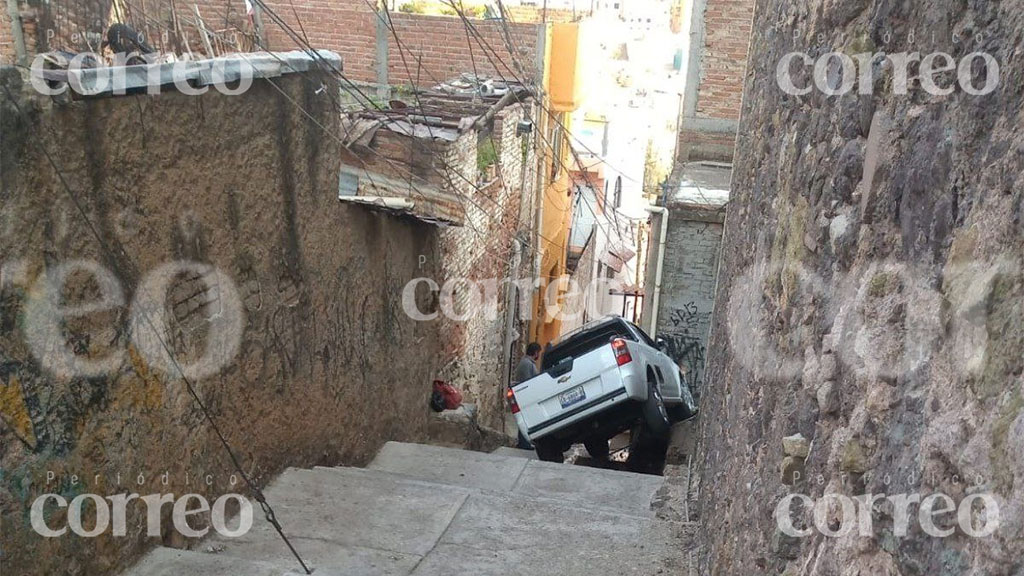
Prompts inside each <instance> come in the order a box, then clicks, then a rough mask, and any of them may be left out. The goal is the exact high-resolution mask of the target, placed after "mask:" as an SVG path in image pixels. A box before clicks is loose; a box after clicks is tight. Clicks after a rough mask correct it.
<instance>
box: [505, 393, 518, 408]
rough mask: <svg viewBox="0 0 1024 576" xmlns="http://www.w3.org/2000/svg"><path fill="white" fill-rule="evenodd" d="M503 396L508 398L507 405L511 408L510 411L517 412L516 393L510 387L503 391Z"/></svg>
mask: <svg viewBox="0 0 1024 576" xmlns="http://www.w3.org/2000/svg"><path fill="white" fill-rule="evenodd" d="M505 398H506V399H508V405H509V407H510V408H511V409H512V413H513V414H519V403H518V402H516V395H515V393H514V392H512V389H511V388H509V389H508V391H506V392H505Z"/></svg>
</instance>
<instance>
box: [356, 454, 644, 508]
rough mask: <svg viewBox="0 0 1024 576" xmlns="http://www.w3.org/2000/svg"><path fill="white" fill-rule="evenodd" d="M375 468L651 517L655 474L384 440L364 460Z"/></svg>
mask: <svg viewBox="0 0 1024 576" xmlns="http://www.w3.org/2000/svg"><path fill="white" fill-rule="evenodd" d="M369 468H370V469H372V470H380V471H387V472H392V473H394V474H400V475H402V476H405V477H409V478H416V479H420V480H424V481H428V482H436V483H439V484H447V485H450V486H459V487H463V488H471V489H477V490H488V491H499V492H512V493H513V494H518V495H520V496H524V497H530V498H545V499H551V500H555V501H557V502H559V503H562V504H567V505H573V506H579V507H582V508H585V509H588V510H595V511H603V512H613V513H618V514H630V515H636V516H643V517H652V516H653V511H652V510H651V501H652V499H653V498H654V495H655V493H656V492H657V491H658V490H659V489H660V488H661V487H662V485H663V484H664V479H663V478H661V477H660V476H650V475H646V474H634V473H631V472H619V471H616V470H603V469H598V468H586V467H582V466H572V465H568V464H555V463H552V462H540V461H537V460H528V459H526V458H520V457H518V456H508V455H504V454H484V453H480V452H470V451H466V450H458V449H453V448H441V447H437V446H422V445H418V444H405V443H401V442H388V443H387V444H385V445H384V447H383V448H382V449H381V451H380V452H379V453H378V454H377V457H376V458H375V459H374V460H373V462H371V463H370V466H369Z"/></svg>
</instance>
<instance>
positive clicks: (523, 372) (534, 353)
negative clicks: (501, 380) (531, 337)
mask: <svg viewBox="0 0 1024 576" xmlns="http://www.w3.org/2000/svg"><path fill="white" fill-rule="evenodd" d="M539 359H540V344H537V343H536V342H530V343H529V344H528V345H527V346H526V356H523V359H522V360H520V361H519V364H518V365H517V366H516V373H515V378H513V380H514V381H513V382H512V385H513V386H515V385H516V384H519V383H520V382H526V381H527V380H529V379H530V378H533V377H534V376H536V375H537V374H538V371H537V360H539ZM517 447H518V448H521V449H523V450H533V446H532V445H530V443H529V442H528V441H527V440H526V437H525V436H523V433H522V432H520V433H519V443H518V445H517Z"/></svg>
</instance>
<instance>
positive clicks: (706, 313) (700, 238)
mask: <svg viewBox="0 0 1024 576" xmlns="http://www.w3.org/2000/svg"><path fill="white" fill-rule="evenodd" d="M655 225H658V222H657V220H656V221H655ZM659 233H660V229H659V230H655V231H654V234H653V235H652V243H651V248H652V254H653V255H656V254H657V242H660V238H658V237H657V234H659ZM721 241H722V219H721V217H717V218H716V217H713V216H711V217H708V216H701V215H698V214H694V213H692V212H691V211H688V210H685V209H679V208H676V209H672V208H670V215H669V220H668V235H667V240H666V244H665V261H664V268H663V272H662V284H661V296H660V301H659V304H658V328H657V335H658V336H660V337H662V338H664V339H665V340H666V341H667V342H668V344H669V347H670V350H669V355H670V356H672V358H673V359H674V360H675V361H676V363H677V364H679V366H680V368H681V369H682V370H683V371H684V373H685V374H686V375H687V376H688V377H690V378H691V382H693V383H694V384H695V385H696V386H697V388H698V389H700V388H701V387H702V386H701V385H702V383H703V379H704V362H705V359H706V357H707V344H708V334H709V331H710V329H711V312H712V310H713V308H714V299H715V283H716V279H717V275H718V254H719V248H720V247H721ZM647 285H648V286H649V288H648V294H649V296H648V298H650V292H651V289H652V288H651V287H653V286H654V283H653V281H649V282H648V284H647Z"/></svg>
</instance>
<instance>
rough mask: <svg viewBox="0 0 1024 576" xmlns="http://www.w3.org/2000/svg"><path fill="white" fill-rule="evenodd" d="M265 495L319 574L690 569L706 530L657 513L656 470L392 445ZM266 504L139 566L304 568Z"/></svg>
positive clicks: (248, 570)
mask: <svg viewBox="0 0 1024 576" xmlns="http://www.w3.org/2000/svg"><path fill="white" fill-rule="evenodd" d="M265 492H266V496H267V499H268V500H269V501H270V502H271V504H272V505H273V506H274V509H275V511H276V513H277V516H278V519H279V520H280V522H281V524H282V526H283V527H284V529H285V532H286V534H288V536H289V537H290V539H291V541H292V543H293V544H294V546H295V548H296V549H297V550H298V551H299V553H300V554H301V555H302V557H303V558H304V559H305V560H306V561H307V564H310V565H311V567H312V568H314V574H316V575H317V576H392V575H395V576H398V575H403V576H404V575H413V576H452V575H467V576H492V575H493V576H510V575H523V576H556V575H557V576H575V575H580V576H582V575H587V576H591V575H608V576H620V575H627V574H636V575H648V574H650V575H655V574H666V575H668V574H673V575H680V576H683V575H687V574H688V573H689V565H688V562H687V558H688V548H689V543H690V542H691V541H692V537H693V533H692V531H693V528H692V525H690V524H689V523H680V522H671V521H665V520H661V519H658V518H657V517H656V515H655V512H654V510H653V509H652V506H651V504H652V501H653V500H655V499H656V495H657V494H659V493H662V494H663V493H664V492H665V490H664V480H663V479H662V478H660V477H656V476H643V475H638V474H630V473H625V472H614V471H610V470H600V469H594V468H585V467H580V466H570V465H562V464H552V463H548V462H539V461H537V460H536V459H534V458H533V457H532V453H529V452H522V451H516V450H511V449H500V450H499V451H497V452H496V453H494V454H484V453H480V452H469V451H463V450H456V449H450V448H439V447H435V446H422V445H416V444H402V443H397V442H389V443H388V444H386V445H385V446H384V448H383V449H382V450H381V451H380V453H379V454H378V455H377V457H376V459H375V460H374V461H373V462H372V463H371V464H370V466H369V467H368V468H365V469H361V468H314V469H312V470H300V469H295V468H291V469H288V470H286V471H285V472H284V473H283V474H282V475H281V476H280V477H279V478H277V480H276V481H274V482H273V483H272V484H271V486H270V487H268V488H267V490H266V491H265ZM255 512H256V517H255V518H254V522H253V528H252V530H251V531H250V532H249V533H248V534H246V535H245V536H242V537H240V538H235V539H227V538H223V537H220V536H214V537H211V538H208V539H207V540H204V541H203V543H202V544H201V546H200V547H199V549H198V550H196V551H185V550H175V549H169V548H159V549H157V550H154V551H153V552H151V553H150V554H149V555H147V556H146V557H145V558H144V559H143V560H142V561H141V562H140V563H139V564H138V565H136V566H135V567H134V568H133V569H131V570H129V571H128V572H127V574H128V575H130V576H214V575H218V576H220V575H232V576H234V575H238V576H285V575H291V574H301V573H302V572H301V569H300V568H299V566H298V564H297V563H296V561H295V559H294V558H293V557H292V555H291V554H290V553H289V551H288V549H287V548H286V547H285V545H284V543H283V542H282V541H281V540H280V538H279V537H278V535H277V533H276V532H275V531H274V530H273V528H272V527H271V526H270V525H269V524H268V523H267V522H265V521H264V520H263V518H262V516H260V514H259V508H258V507H256V511H255Z"/></svg>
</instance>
